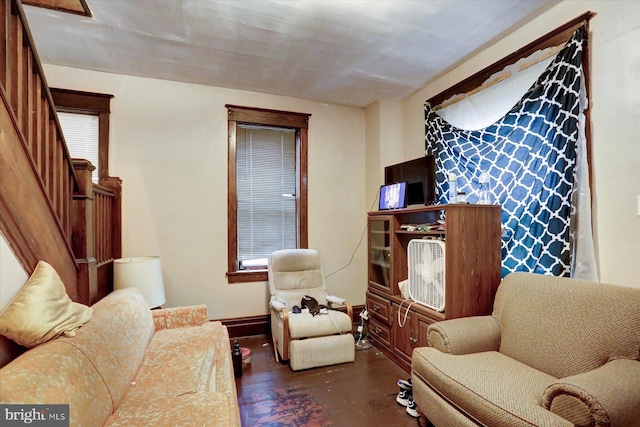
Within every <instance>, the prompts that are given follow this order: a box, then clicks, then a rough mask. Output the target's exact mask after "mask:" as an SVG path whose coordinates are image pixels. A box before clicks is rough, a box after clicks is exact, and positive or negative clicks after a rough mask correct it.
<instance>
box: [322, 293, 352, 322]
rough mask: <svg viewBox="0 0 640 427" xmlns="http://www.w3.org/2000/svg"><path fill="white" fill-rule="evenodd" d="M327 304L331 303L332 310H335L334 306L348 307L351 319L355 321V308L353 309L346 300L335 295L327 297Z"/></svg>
mask: <svg viewBox="0 0 640 427" xmlns="http://www.w3.org/2000/svg"><path fill="white" fill-rule="evenodd" d="M327 303H329V307H330V308H333V304H335V305H339V306H342V307H346V309H347V314H348V315H349V318H350V319H353V308H352V307H351V304H349V303H348V302H347V300H346V299H343V298H339V297H337V296H335V295H327Z"/></svg>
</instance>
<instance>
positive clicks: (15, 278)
mask: <svg viewBox="0 0 640 427" xmlns="http://www.w3.org/2000/svg"><path fill="white" fill-rule="evenodd" d="M28 278H29V276H27V273H26V272H25V271H24V268H22V266H21V265H20V263H19V262H18V260H17V259H16V257H15V256H14V255H13V251H12V250H11V248H10V247H9V245H8V243H7V241H6V240H5V238H4V236H3V235H2V234H0V312H2V310H3V309H4V308H5V307H6V306H7V305H9V303H10V302H11V300H12V299H13V298H14V297H15V296H16V295H18V291H20V289H21V288H22V286H23V285H24V284H25V283H26V282H27V279H28Z"/></svg>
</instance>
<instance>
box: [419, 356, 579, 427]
mask: <svg viewBox="0 0 640 427" xmlns="http://www.w3.org/2000/svg"><path fill="white" fill-rule="evenodd" d="M412 371H413V373H414V375H416V376H417V377H419V378H420V379H422V380H423V381H424V382H425V383H426V384H427V386H429V387H431V388H432V389H434V390H437V392H438V393H439V394H440V395H441V396H442V397H443V399H445V400H447V401H448V402H450V403H451V405H453V406H454V407H457V408H462V410H464V411H465V412H466V413H467V415H468V416H469V417H471V418H472V419H475V420H476V421H477V422H479V423H480V424H481V425H487V426H498V425H508V426H561V425H568V424H567V422H566V420H563V419H562V418H560V417H559V416H557V415H555V414H553V413H551V412H549V411H547V410H546V409H544V408H543V407H542V395H543V393H544V390H545V389H546V387H547V386H548V385H549V384H551V383H552V382H553V381H554V380H555V378H553V377H552V376H550V375H547V374H545V373H543V372H540V371H537V370H535V369H533V368H530V367H528V366H526V365H524V364H522V363H520V362H518V361H516V360H514V359H511V358H509V357H507V356H505V355H503V354H500V353H498V352H495V351H489V352H483V353H474V354H468V355H450V354H445V353H442V352H440V351H439V350H436V349H434V348H431V347H421V348H416V349H415V350H414V351H413V361H412Z"/></svg>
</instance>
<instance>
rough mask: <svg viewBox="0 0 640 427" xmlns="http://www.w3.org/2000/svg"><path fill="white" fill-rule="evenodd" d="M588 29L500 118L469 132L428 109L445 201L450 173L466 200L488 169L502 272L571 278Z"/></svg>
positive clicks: (429, 148) (431, 150)
mask: <svg viewBox="0 0 640 427" xmlns="http://www.w3.org/2000/svg"><path fill="white" fill-rule="evenodd" d="M583 40H584V27H583V28H580V29H578V30H576V32H575V33H574V34H573V35H572V37H571V38H570V40H569V41H568V42H567V44H566V45H565V47H564V48H563V49H562V50H561V51H560V52H559V53H558V55H557V56H556V58H555V60H554V61H553V62H552V63H551V64H550V65H549V67H547V69H546V70H545V71H544V72H543V73H542V74H541V75H540V77H539V78H538V80H537V81H536V83H534V85H533V86H532V87H531V88H530V89H529V90H528V91H527V93H526V94H525V95H524V96H523V97H522V99H521V100H520V101H519V102H518V103H517V104H516V105H515V106H514V107H513V108H512V109H511V110H510V111H509V112H508V113H507V114H506V115H505V116H504V117H503V118H502V119H500V120H498V121H497V122H496V123H494V124H492V125H490V126H488V127H486V128H484V129H479V130H463V129H458V128H455V127H453V126H451V125H450V124H449V123H447V122H446V121H444V120H443V119H442V118H441V117H440V116H438V114H437V113H436V112H434V111H433V110H432V109H431V108H430V106H428V105H427V106H425V124H426V152H427V154H433V155H434V156H435V158H436V192H437V197H438V202H439V203H447V202H448V187H449V185H448V182H447V177H448V175H449V174H450V173H453V174H455V175H456V176H457V186H458V189H459V191H464V192H465V193H466V194H467V201H468V202H470V203H475V202H477V200H478V187H479V178H480V175H481V174H482V172H487V173H488V174H489V176H490V178H491V193H492V196H493V200H494V202H495V203H499V204H500V205H501V206H502V225H503V236H502V260H503V262H502V274H503V276H504V275H506V274H507V273H510V272H513V271H527V272H535V273H541V274H552V275H556V276H568V275H569V274H570V270H571V252H572V248H571V218H572V210H573V209H574V207H573V206H572V195H573V192H574V189H575V182H576V176H575V174H576V169H577V168H576V156H577V140H578V130H579V129H578V116H579V114H580V112H581V111H580V91H581V78H582V46H583Z"/></svg>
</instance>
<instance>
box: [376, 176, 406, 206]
mask: <svg viewBox="0 0 640 427" xmlns="http://www.w3.org/2000/svg"><path fill="white" fill-rule="evenodd" d="M406 207H407V183H406V182H396V183H394V184H388V185H383V186H381V187H380V204H379V206H378V208H379V210H381V211H382V210H387V209H401V208H406Z"/></svg>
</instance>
